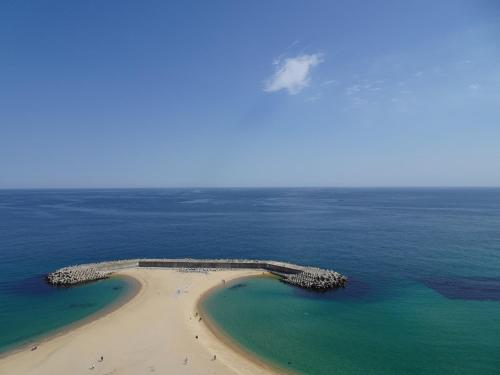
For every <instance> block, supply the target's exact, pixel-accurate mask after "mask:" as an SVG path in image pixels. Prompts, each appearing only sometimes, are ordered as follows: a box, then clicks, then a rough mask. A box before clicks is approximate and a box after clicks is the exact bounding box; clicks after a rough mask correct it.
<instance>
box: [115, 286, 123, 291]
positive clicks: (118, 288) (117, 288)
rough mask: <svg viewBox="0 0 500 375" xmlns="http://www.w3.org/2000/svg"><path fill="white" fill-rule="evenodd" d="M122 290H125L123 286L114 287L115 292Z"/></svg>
mask: <svg viewBox="0 0 500 375" xmlns="http://www.w3.org/2000/svg"><path fill="white" fill-rule="evenodd" d="M120 289H123V287H122V286H114V287H113V290H120Z"/></svg>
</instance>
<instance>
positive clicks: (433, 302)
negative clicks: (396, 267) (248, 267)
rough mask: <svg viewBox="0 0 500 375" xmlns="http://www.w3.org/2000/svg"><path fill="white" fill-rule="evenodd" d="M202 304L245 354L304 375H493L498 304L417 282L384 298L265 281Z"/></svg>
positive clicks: (499, 330)
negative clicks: (456, 295) (447, 294)
mask: <svg viewBox="0 0 500 375" xmlns="http://www.w3.org/2000/svg"><path fill="white" fill-rule="evenodd" d="M239 285H240V287H239V288H231V287H230V286H229V285H228V287H226V288H224V289H220V290H218V291H216V292H215V293H214V294H212V295H210V296H209V297H208V298H207V299H206V300H205V301H204V303H203V307H204V309H205V311H206V312H208V313H209V315H210V316H211V318H212V320H213V321H214V322H215V323H216V325H217V326H219V328H220V329H222V331H223V332H224V333H225V334H227V335H229V336H230V337H232V338H233V340H235V341H236V342H237V343H239V344H240V345H241V346H243V347H244V348H246V349H247V350H249V351H250V352H251V353H253V354H256V355H258V356H259V357H262V358H264V359H266V360H268V361H270V362H272V363H274V364H276V365H278V366H281V367H284V368H288V369H292V370H295V371H298V372H301V373H304V374H318V375H319V374H325V375H326V374H332V373H333V369H334V370H335V371H334V372H335V373H338V374H368V373H369V374H498V373H499V371H500V357H499V356H498V353H499V349H500V339H499V337H500V316H499V314H498V312H499V309H500V303H499V302H477V301H470V300H460V299H448V298H446V297H444V296H442V295H441V294H439V293H437V292H435V291H434V290H432V289H429V288H427V287H426V286H425V285H423V284H421V283H416V282H408V283H404V282H398V283H394V284H393V285H392V287H391V290H390V291H388V292H387V293H384V292H383V291H378V292H376V293H373V294H372V293H367V292H361V291H360V292H359V294H357V291H352V290H351V291H349V289H350V288H352V289H354V288H358V287H361V288H362V286H360V285H350V286H348V288H347V289H344V290H339V291H337V292H332V293H326V294H322V293H315V292H308V291H303V290H300V289H296V288H295V287H290V286H288V285H286V284H283V283H281V282H279V281H276V280H273V279H269V278H254V279H248V280H245V281H244V282H239Z"/></svg>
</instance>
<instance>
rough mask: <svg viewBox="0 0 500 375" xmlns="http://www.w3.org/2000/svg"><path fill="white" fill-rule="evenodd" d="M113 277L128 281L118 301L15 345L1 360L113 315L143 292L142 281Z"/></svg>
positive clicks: (2, 355) (2, 353)
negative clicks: (125, 289) (124, 291)
mask: <svg viewBox="0 0 500 375" xmlns="http://www.w3.org/2000/svg"><path fill="white" fill-rule="evenodd" d="M112 277H115V278H120V279H123V280H125V281H126V283H127V284H129V286H128V287H127V289H128V291H127V292H126V293H124V294H123V295H122V296H120V297H118V298H117V299H116V300H113V301H112V302H110V303H109V304H108V305H106V306H104V307H103V308H101V309H99V310H97V311H94V312H92V313H91V314H89V315H87V316H85V317H84V318H82V319H78V320H76V321H75V322H72V323H69V324H66V325H64V326H62V327H58V328H56V329H54V330H50V331H48V332H46V333H42V334H39V335H36V336H33V337H31V338H29V339H26V340H24V341H23V342H21V343H19V344H15V345H14V346H13V347H11V348H9V349H7V350H6V351H4V352H0V360H1V359H3V358H6V357H10V356H12V355H14V354H16V353H19V352H23V351H26V350H29V349H30V348H31V347H32V346H33V345H36V346H40V345H44V344H46V343H47V342H50V341H52V340H54V339H56V338H58V337H60V336H64V335H66V334H68V333H70V332H72V331H74V330H76V329H78V328H80V327H84V326H86V325H88V324H91V323H92V322H94V321H96V320H99V319H101V318H102V317H105V316H107V315H110V314H112V313H113V312H114V311H117V310H118V309H120V308H121V307H122V306H124V305H126V304H127V303H129V302H130V301H132V300H133V299H134V298H135V297H136V296H137V295H138V294H139V293H140V291H141V289H142V284H141V282H140V280H138V279H136V278H135V277H132V276H129V275H121V274H117V275H113V276H112Z"/></svg>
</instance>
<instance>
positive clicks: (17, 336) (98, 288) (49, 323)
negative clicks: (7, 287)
mask: <svg viewBox="0 0 500 375" xmlns="http://www.w3.org/2000/svg"><path fill="white" fill-rule="evenodd" d="M134 288H135V285H133V284H132V283H131V282H130V281H129V280H127V279H125V278H120V277H113V278H110V279H107V280H100V281H97V282H95V283H89V284H84V285H81V286H77V287H72V288H56V287H52V286H49V285H47V284H45V283H44V282H43V280H41V279H40V278H35V279H32V280H31V281H27V280H25V281H24V283H23V284H19V285H17V286H16V287H15V288H13V290H12V291H11V293H10V294H7V293H3V294H0V306H4V307H5V306H9V307H10V309H9V310H7V311H5V310H4V309H0V332H1V335H0V352H5V351H8V350H9V349H15V348H16V347H17V346H19V345H22V344H24V343H32V342H36V341H38V340H40V339H42V338H43V337H44V336H46V335H48V334H51V333H56V332H57V331H58V330H59V329H61V328H64V327H67V326H68V325H70V324H72V323H76V322H79V321H81V320H82V319H83V318H86V317H88V316H91V315H92V314H94V313H97V312H101V311H103V310H104V309H105V308H107V307H110V308H111V307H112V306H113V304H114V303H119V302H120V301H121V299H123V298H126V296H127V294H128V293H131V292H133V289H134ZM14 298H15V305H14V304H13V303H12V302H11V301H12V299H14ZM13 305H14V306H13ZM16 310H17V311H16Z"/></svg>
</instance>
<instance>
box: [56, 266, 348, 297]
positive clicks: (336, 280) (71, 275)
mask: <svg viewBox="0 0 500 375" xmlns="http://www.w3.org/2000/svg"><path fill="white" fill-rule="evenodd" d="M132 267H145V268H156V267H160V268H173V269H177V270H180V271H184V272H187V271H189V272H193V271H194V270H199V272H211V271H217V270H221V269H261V270H263V271H267V272H270V273H272V274H275V275H277V276H279V277H280V279H281V280H282V281H283V282H285V283H288V284H291V285H294V286H297V287H301V288H306V289H315V290H326V289H334V288H339V287H343V286H345V284H346V282H347V278H346V277H345V276H343V275H341V274H340V273H338V272H335V271H331V270H326V269H322V268H315V267H304V266H300V265H297V264H292V263H285V262H276V261H270V260H267V261H266V260H248V259H129V260H117V261H111V262H102V263H92V264H82V265H77V266H70V267H64V268H61V269H59V270H57V271H55V272H51V273H49V274H48V275H47V281H48V282H49V283H50V284H53V285H60V286H70V285H75V284H80V283H86V282H90V281H94V280H100V279H105V278H107V277H109V276H110V275H111V274H112V273H113V272H114V271H117V270H120V269H124V268H132Z"/></svg>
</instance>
